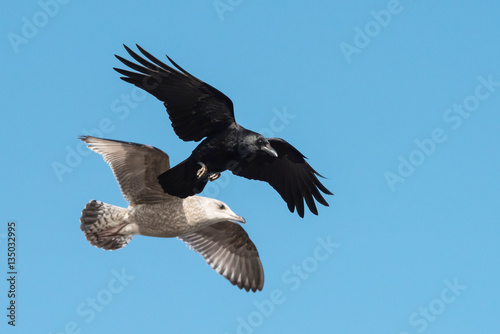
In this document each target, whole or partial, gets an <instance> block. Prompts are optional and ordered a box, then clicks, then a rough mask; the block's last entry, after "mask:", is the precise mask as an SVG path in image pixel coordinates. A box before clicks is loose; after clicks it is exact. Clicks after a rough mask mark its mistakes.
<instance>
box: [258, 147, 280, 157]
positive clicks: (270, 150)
mask: <svg viewBox="0 0 500 334" xmlns="http://www.w3.org/2000/svg"><path fill="white" fill-rule="evenodd" d="M261 150H262V151H264V152H266V153H267V154H269V155H270V156H272V157H275V158H277V157H278V152H276V150H275V149H274V148H272V147H271V145H270V144H267V145H266V146H262V148H261Z"/></svg>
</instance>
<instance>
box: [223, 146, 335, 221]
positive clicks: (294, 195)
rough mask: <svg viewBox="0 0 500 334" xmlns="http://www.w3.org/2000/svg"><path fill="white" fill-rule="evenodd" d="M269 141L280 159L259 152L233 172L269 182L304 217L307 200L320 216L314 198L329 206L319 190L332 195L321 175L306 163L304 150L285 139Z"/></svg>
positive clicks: (310, 207) (291, 207)
mask: <svg viewBox="0 0 500 334" xmlns="http://www.w3.org/2000/svg"><path fill="white" fill-rule="evenodd" d="M268 141H269V143H270V144H271V146H272V147H273V148H274V149H275V150H276V152H277V153H278V157H277V158H274V157H272V156H270V155H268V154H265V153H261V152H259V153H258V154H256V155H255V156H252V157H248V158H246V159H244V160H242V161H241V162H240V163H239V164H238V165H236V166H235V167H234V168H233V169H232V172H233V174H235V175H238V176H243V177H245V178H247V179H252V180H260V181H266V182H268V183H269V184H270V185H271V186H272V187H273V188H274V189H276V191H277V192H278V193H279V194H280V195H281V197H282V198H283V199H284V200H285V202H286V203H287V204H288V209H289V210H290V211H291V212H294V211H295V208H297V213H298V214H299V216H300V217H304V200H305V202H306V204H307V206H308V207H309V210H311V212H312V213H314V214H315V215H317V214H318V210H317V208H316V204H315V203H314V199H313V197H314V198H315V199H316V201H318V202H319V203H321V204H323V205H325V206H328V203H327V202H326V200H325V199H324V198H323V196H322V195H321V193H320V191H319V190H321V191H322V192H323V193H325V194H328V195H332V193H331V192H330V191H329V190H328V189H326V187H325V186H324V185H323V184H321V182H320V181H319V180H318V176H320V177H321V175H320V174H318V172H316V171H315V170H314V169H313V168H312V167H311V166H310V165H309V164H308V163H307V162H306V160H305V157H304V155H302V153H300V152H299V151H298V150H297V149H296V148H295V147H293V146H292V145H290V144H289V143H287V142H286V141H285V140H283V139H280V138H268Z"/></svg>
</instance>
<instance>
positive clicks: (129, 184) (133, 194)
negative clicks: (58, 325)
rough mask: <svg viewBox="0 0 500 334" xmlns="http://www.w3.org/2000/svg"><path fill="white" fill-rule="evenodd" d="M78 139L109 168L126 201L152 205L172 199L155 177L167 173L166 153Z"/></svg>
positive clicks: (110, 142)
mask: <svg viewBox="0 0 500 334" xmlns="http://www.w3.org/2000/svg"><path fill="white" fill-rule="evenodd" d="M80 139H81V140H82V141H84V142H85V143H86V144H87V145H88V148H90V149H91V150H92V151H94V152H96V153H99V154H100V155H102V157H103V158H104V161H106V162H107V163H108V164H109V165H110V167H111V170H112V171H113V174H114V175H115V177H116V180H117V181H118V184H119V185H120V189H121V191H122V194H123V197H124V198H125V199H126V200H127V201H129V202H131V203H133V204H142V203H150V204H152V203H158V202H164V201H168V200H170V199H172V196H170V195H168V194H166V193H165V192H164V191H163V189H162V188H161V186H160V184H159V183H158V175H160V174H162V173H164V172H165V171H167V170H168V169H170V164H169V158H168V155H167V154H166V153H165V152H163V151H161V150H159V149H157V148H156V147H153V146H149V145H142V144H136V143H129V142H124V141H119V140H110V139H101V138H96V137H90V136H83V137H80Z"/></svg>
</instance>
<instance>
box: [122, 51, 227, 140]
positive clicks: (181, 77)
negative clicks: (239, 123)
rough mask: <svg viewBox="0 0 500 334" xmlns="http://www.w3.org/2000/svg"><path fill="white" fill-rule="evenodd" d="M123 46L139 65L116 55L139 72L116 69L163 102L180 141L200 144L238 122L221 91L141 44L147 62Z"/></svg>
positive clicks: (127, 79) (125, 78) (124, 77)
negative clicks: (171, 65)
mask: <svg viewBox="0 0 500 334" xmlns="http://www.w3.org/2000/svg"><path fill="white" fill-rule="evenodd" d="M124 47H125V49H126V50H127V52H128V53H129V54H130V56H131V57H132V58H133V59H134V60H135V61H137V63H139V64H140V65H139V64H137V63H134V62H131V61H129V60H127V59H124V58H122V57H120V56H117V55H115V56H116V58H118V60H120V61H121V62H122V63H123V64H125V65H126V66H128V67H130V68H131V69H132V70H134V71H137V72H132V71H128V70H123V69H119V68H115V70H116V71H117V72H118V73H120V74H122V75H124V76H123V77H121V79H123V80H124V81H126V82H129V83H131V84H134V85H136V86H137V87H139V88H142V89H144V90H145V91H147V92H149V93H150V94H152V95H154V96H155V97H156V98H157V99H159V100H160V101H162V102H163V103H164V105H165V107H166V108H167V112H168V115H169V117H170V120H171V121H172V127H173V128H174V131H175V133H176V134H177V136H179V138H180V139H182V140H184V141H191V140H192V141H199V140H201V139H203V138H204V137H207V136H209V135H211V134H213V133H217V132H219V131H223V130H224V129H226V128H227V127H228V126H230V125H232V124H234V123H235V120H234V111H233V103H232V102H231V100H230V99H229V98H228V97H227V96H226V95H224V94H223V93H221V92H220V91H219V90H217V89H215V88H214V87H212V86H210V85H208V84H206V83H205V82H203V81H201V80H199V79H198V78H196V77H194V76H192V75H191V74H189V73H188V72H187V71H185V70H184V69H182V68H181V67H180V66H179V65H177V64H176V63H175V62H174V61H173V60H172V59H170V58H169V57H168V56H167V58H168V60H170V62H171V63H172V64H173V65H174V66H175V68H177V69H174V68H172V67H170V66H168V65H167V64H165V63H163V62H162V61H160V60H158V59H157V58H156V57H154V56H153V55H151V54H150V53H149V52H147V51H146V50H144V49H143V48H141V47H140V46H139V45H137V48H138V49H139V51H140V52H141V53H142V54H143V55H144V56H145V57H146V58H147V59H145V58H143V57H141V56H140V55H138V54H137V53H135V52H134V51H132V50H131V49H130V48H128V47H127V46H125V45H124Z"/></svg>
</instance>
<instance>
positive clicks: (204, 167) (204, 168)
mask: <svg viewBox="0 0 500 334" xmlns="http://www.w3.org/2000/svg"><path fill="white" fill-rule="evenodd" d="M198 165H200V166H201V168H200V169H199V170H198V172H196V176H197V177H198V179H201V178H203V177H205V176H207V173H208V168H207V165H205V164H204V163H203V162H198Z"/></svg>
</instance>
